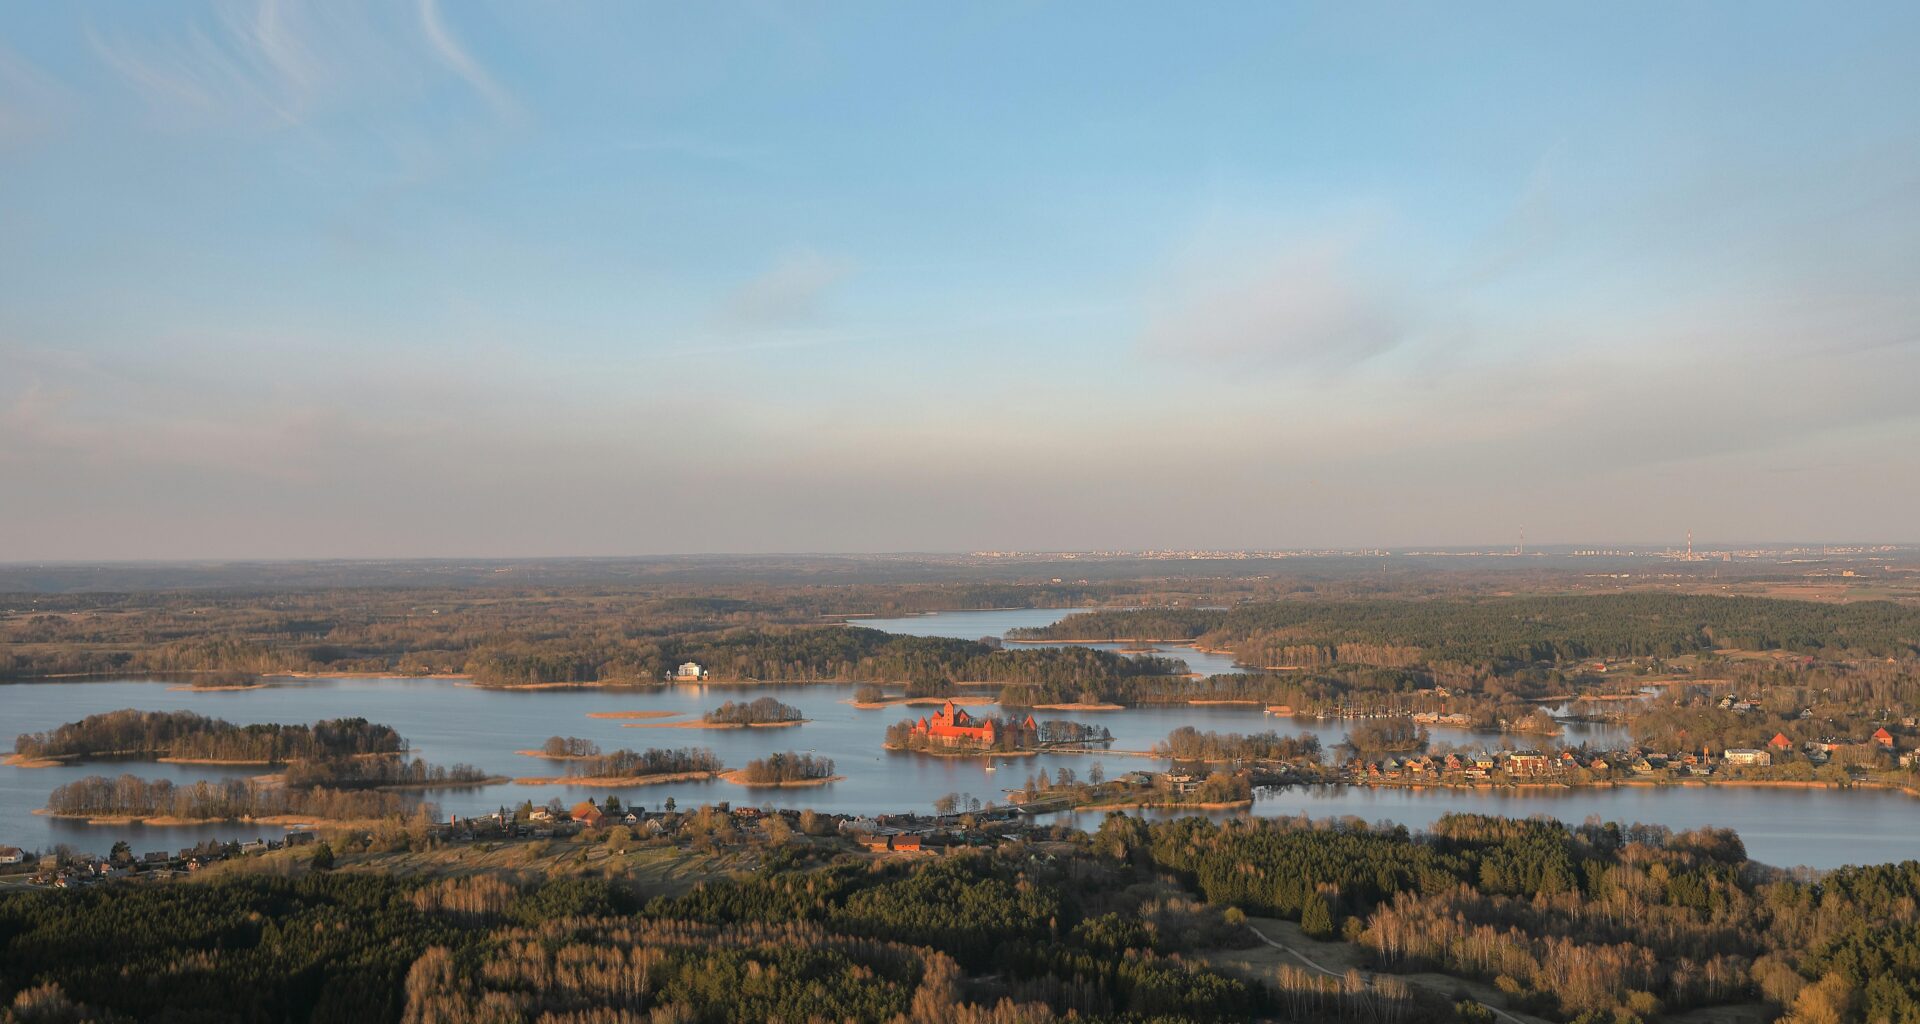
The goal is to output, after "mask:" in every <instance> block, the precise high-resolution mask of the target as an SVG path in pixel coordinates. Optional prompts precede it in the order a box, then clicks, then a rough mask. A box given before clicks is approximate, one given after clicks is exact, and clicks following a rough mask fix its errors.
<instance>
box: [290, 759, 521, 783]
mask: <svg viewBox="0 0 1920 1024" xmlns="http://www.w3.org/2000/svg"><path fill="white" fill-rule="evenodd" d="M493 778H494V776H490V775H488V774H487V773H486V772H485V771H482V770H481V769H479V768H476V767H474V766H473V765H470V764H455V765H438V764H428V763H427V762H425V761H422V760H420V759H419V758H413V759H408V758H405V757H401V756H400V755H398V754H393V755H382V756H377V757H330V758H323V759H317V760H311V761H294V762H291V763H290V764H288V765H287V770H286V773H285V782H284V784H285V785H287V786H291V787H294V788H296V789H298V788H307V787H313V786H329V787H332V788H334V789H375V788H382V787H394V788H405V789H437V788H442V787H448V786H477V785H480V784H482V783H485V782H487V781H489V780H491V779H493Z"/></svg>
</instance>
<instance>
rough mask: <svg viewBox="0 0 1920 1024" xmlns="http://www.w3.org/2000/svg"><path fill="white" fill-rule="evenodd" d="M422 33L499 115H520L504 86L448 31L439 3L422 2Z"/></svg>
mask: <svg viewBox="0 0 1920 1024" xmlns="http://www.w3.org/2000/svg"><path fill="white" fill-rule="evenodd" d="M420 30H421V31H422V32H423V33H425V35H426V37H427V42H428V43H429V44H430V45H431V46H432V47H433V53H434V56H435V57H437V58H438V59H439V60H440V62H441V63H442V64H444V65H446V66H447V67H448V68H449V69H450V70H452V71H453V73H454V74H456V75H459V76H460V78H461V79H463V80H464V81H465V82H466V83H467V84H468V85H469V86H472V87H473V91H474V92H476V93H479V94H480V96H481V97H482V98H484V99H485V100H486V101H487V103H488V105H489V106H491V107H493V109H494V112H495V113H497V114H499V115H500V116H501V117H502V118H505V119H509V120H511V119H514V118H517V117H518V116H519V114H520V108H519V105H518V104H517V103H516V102H515V101H514V99H513V97H512V96H511V95H509V94H508V93H507V91H506V90H505V89H502V88H501V87H500V83H499V82H497V81H495V80H494V77H493V76H492V75H491V74H489V73H488V72H487V69H486V68H485V67H483V66H481V64H480V62H479V61H477V60H475V59H474V57H473V55H472V54H471V53H468V52H467V48H466V47H465V46H462V45H461V43H460V41H459V40H458V39H456V38H454V35H453V33H452V32H451V31H449V30H448V29H447V25H446V22H444V21H442V20H441V18H440V5H439V4H438V2H437V0H420Z"/></svg>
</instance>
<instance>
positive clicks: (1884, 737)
mask: <svg viewBox="0 0 1920 1024" xmlns="http://www.w3.org/2000/svg"><path fill="white" fill-rule="evenodd" d="M1873 742H1875V743H1878V744H1880V745H1881V746H1882V747H1885V748H1887V749H1888V750H1892V749H1893V734H1892V733H1890V732H1888V731H1887V727H1886V726H1884V725H1883V726H1881V727H1880V728H1878V729H1875V730H1874V731H1873Z"/></svg>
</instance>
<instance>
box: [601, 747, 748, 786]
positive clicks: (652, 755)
mask: <svg viewBox="0 0 1920 1024" xmlns="http://www.w3.org/2000/svg"><path fill="white" fill-rule="evenodd" d="M720 769H721V764H720V758H719V757H717V756H715V755H714V752H713V751H711V750H708V749H706V748H705V747H681V748H679V749H676V750H665V749H662V748H659V747H649V748H648V749H646V750H638V751H636V750H627V749H621V750H616V751H613V752H612V753H609V754H594V755H588V756H585V757H582V758H580V761H579V764H578V771H577V774H579V775H585V776H591V777H593V778H605V779H614V778H622V779H638V778H645V777H646V776H649V775H679V774H682V773H685V772H717V771H719V770H720Z"/></svg>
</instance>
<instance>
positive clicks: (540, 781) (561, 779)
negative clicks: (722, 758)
mask: <svg viewBox="0 0 1920 1024" xmlns="http://www.w3.org/2000/svg"><path fill="white" fill-rule="evenodd" d="M719 774H720V773H719V772H667V773H665V774H662V775H555V776H538V775H532V776H527V777H525V778H519V779H514V780H513V784H514V785H516V786H592V787H594V788H595V789H623V788H626V787H629V786H657V785H660V784H662V783H667V782H700V781H705V780H708V779H712V778H715V777H717V776H718V775H719Z"/></svg>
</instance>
